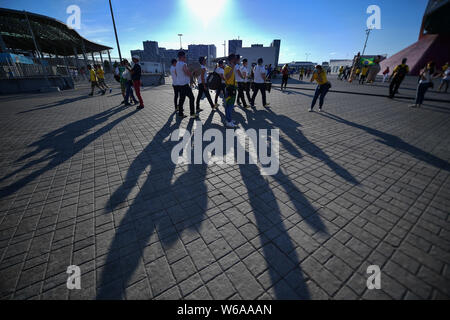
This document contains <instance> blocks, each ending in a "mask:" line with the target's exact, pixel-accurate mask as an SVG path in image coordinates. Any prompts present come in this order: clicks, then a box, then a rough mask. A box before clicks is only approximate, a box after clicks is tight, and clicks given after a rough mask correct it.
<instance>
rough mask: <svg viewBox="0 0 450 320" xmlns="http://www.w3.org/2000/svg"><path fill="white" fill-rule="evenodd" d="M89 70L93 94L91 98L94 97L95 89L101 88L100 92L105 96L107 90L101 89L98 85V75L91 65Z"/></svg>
mask: <svg viewBox="0 0 450 320" xmlns="http://www.w3.org/2000/svg"><path fill="white" fill-rule="evenodd" d="M87 68H88V71H89V82H90V83H91V93H90V94H89V95H90V96H91V97H92V96H93V95H94V89H95V88H99V89H100V91H101V92H102V95H105V93H106V90H104V89H102V88H100V86H99V85H98V79H97V74H96V73H95V71H94V69H93V68H92V66H91V65H88V66H87Z"/></svg>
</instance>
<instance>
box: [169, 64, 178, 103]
mask: <svg viewBox="0 0 450 320" xmlns="http://www.w3.org/2000/svg"><path fill="white" fill-rule="evenodd" d="M170 75H171V77H172V87H173V93H174V100H173V101H174V104H175V111H178V109H179V100H178V98H179V97H180V87H179V85H178V82H177V59H172V65H171V66H170Z"/></svg>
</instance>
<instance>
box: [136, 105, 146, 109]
mask: <svg viewBox="0 0 450 320" xmlns="http://www.w3.org/2000/svg"><path fill="white" fill-rule="evenodd" d="M142 109H144V106H137V107H136V110H142Z"/></svg>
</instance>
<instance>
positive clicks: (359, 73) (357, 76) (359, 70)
mask: <svg viewBox="0 0 450 320" xmlns="http://www.w3.org/2000/svg"><path fill="white" fill-rule="evenodd" d="M360 75H361V69H360V68H357V69H356V79H358V80H359V76H360Z"/></svg>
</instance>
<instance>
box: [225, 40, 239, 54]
mask: <svg viewBox="0 0 450 320" xmlns="http://www.w3.org/2000/svg"><path fill="white" fill-rule="evenodd" d="M238 48H242V40H228V54H231V53H236V52H237V49H238Z"/></svg>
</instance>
